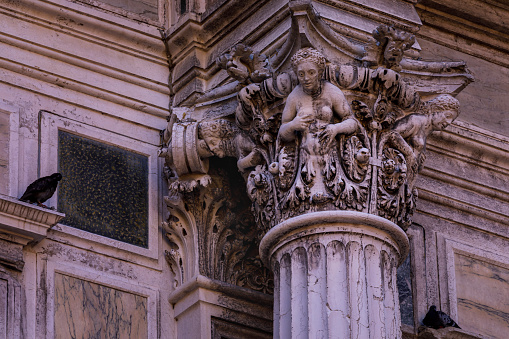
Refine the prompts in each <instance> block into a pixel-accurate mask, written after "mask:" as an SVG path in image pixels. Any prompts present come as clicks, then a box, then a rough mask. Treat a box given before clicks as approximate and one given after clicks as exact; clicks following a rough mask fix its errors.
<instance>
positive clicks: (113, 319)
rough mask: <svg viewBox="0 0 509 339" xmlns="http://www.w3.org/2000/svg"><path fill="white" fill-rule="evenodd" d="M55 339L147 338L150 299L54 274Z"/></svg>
mask: <svg viewBox="0 0 509 339" xmlns="http://www.w3.org/2000/svg"><path fill="white" fill-rule="evenodd" d="M54 319H55V338H56V339H64V338H65V339H66V338H83V339H92V338H94V339H106V338H125V339H142V338H147V337H148V321H147V298H146V297H143V296H139V295H136V294H132V293H128V292H124V291H121V290H117V289H114V288H111V287H107V286H104V285H100V284H96V283H93V282H90V281H86V280H82V279H78V278H75V277H72V276H68V275H64V274H61V273H55V315H54Z"/></svg>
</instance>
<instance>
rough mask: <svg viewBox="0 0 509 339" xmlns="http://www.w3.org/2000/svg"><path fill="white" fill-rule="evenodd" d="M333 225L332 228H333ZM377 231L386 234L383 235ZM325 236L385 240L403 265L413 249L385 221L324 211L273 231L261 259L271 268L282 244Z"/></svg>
mask: <svg viewBox="0 0 509 339" xmlns="http://www.w3.org/2000/svg"><path fill="white" fill-rule="evenodd" d="M330 225H333V226H332V227H333V228H331V227H330ZM342 227H344V228H342ZM369 228H371V229H372V230H370V229H369ZM376 230H379V231H381V232H383V235H382V233H379V232H377V231H376ZM322 232H323V233H336V232H337V233H352V234H358V235H367V236H371V237H382V238H385V241H387V243H388V244H391V246H392V247H393V249H394V250H396V251H397V253H398V255H399V256H400V259H399V260H400V261H403V260H405V258H406V256H407V255H408V252H409V249H410V247H409V242H408V237H407V236H406V234H405V232H404V231H403V230H402V229H401V228H400V227H399V226H398V225H396V224H394V223H393V222H391V221H389V220H387V219H385V218H382V217H379V216H376V215H372V214H367V213H362V212H356V211H321V212H313V213H308V214H304V215H300V216H298V217H294V218H292V219H289V220H285V221H283V222H282V223H280V224H278V225H276V226H275V227H273V228H272V229H270V230H269V231H268V232H267V233H266V234H265V236H264V237H263V239H262V241H261V242H260V257H261V259H262V260H263V262H264V263H265V264H266V265H269V259H270V258H271V257H272V255H273V254H274V252H276V251H277V248H279V247H281V246H282V244H283V242H288V241H291V240H292V239H295V238H298V237H299V236H309V235H311V234H314V233H322ZM298 234H300V235H298ZM282 239H284V240H282Z"/></svg>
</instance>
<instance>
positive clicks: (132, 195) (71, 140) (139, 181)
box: [58, 130, 148, 248]
mask: <svg viewBox="0 0 509 339" xmlns="http://www.w3.org/2000/svg"><path fill="white" fill-rule="evenodd" d="M58 171H59V172H60V173H61V174H62V175H63V179H62V181H61V182H60V184H59V188H58V211H59V212H63V213H65V214H66V217H65V219H63V220H62V222H61V223H63V224H65V225H68V226H71V227H74V228H78V229H81V230H84V231H88V232H91V233H95V234H99V235H102V236H105V237H109V238H112V239H115V240H120V241H123V242H126V243H129V244H132V245H136V246H140V247H144V248H148V158H147V157H146V156H144V155H141V154H138V153H135V152H132V151H128V150H125V149H123V148H120V147H117V146H112V145H108V144H105V143H102V142H99V141H95V140H92V139H88V138H85V137H81V136H78V135H75V134H71V133H68V132H65V131H61V130H60V131H58Z"/></svg>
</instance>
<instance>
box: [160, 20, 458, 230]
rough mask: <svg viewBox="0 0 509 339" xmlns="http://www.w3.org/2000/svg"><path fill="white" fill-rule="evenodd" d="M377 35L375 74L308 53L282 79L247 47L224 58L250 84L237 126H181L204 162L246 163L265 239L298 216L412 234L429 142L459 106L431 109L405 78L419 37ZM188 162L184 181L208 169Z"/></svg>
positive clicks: (179, 168) (369, 60) (449, 100)
mask: <svg viewBox="0 0 509 339" xmlns="http://www.w3.org/2000/svg"><path fill="white" fill-rule="evenodd" d="M373 37H374V40H373V41H375V42H373V43H372V44H371V45H368V47H369V46H371V47H370V48H368V47H367V48H366V49H367V52H366V53H365V56H364V58H363V59H362V61H363V64H364V65H365V67H361V66H355V65H337V64H334V63H331V62H328V61H327V60H326V58H325V57H324V56H323V54H322V53H320V52H318V51H317V50H315V49H313V48H309V47H307V48H303V49H300V50H298V51H297V52H296V53H295V54H294V55H293V56H292V58H291V61H290V62H291V70H290V71H289V72H283V73H278V74H275V73H271V72H270V68H269V65H268V61H267V58H266V57H265V56H263V55H261V54H260V53H257V52H253V51H252V50H251V49H250V48H248V47H246V46H244V45H238V46H236V47H235V48H233V49H232V50H231V51H229V52H228V53H226V54H225V55H223V56H221V57H220V58H218V60H217V63H218V65H219V66H220V67H223V68H224V69H226V70H227V71H228V73H229V74H230V75H231V76H232V77H233V78H235V79H237V80H238V81H239V82H240V83H241V84H243V85H244V87H243V88H242V89H241V90H240V91H239V93H238V97H237V99H238V105H237V107H236V110H235V113H234V115H235V117H234V120H235V122H233V121H232V120H233V119H230V120H228V119H227V118H221V119H216V120H211V121H209V120H204V121H202V122H200V123H197V122H191V123H189V122H178V123H176V124H174V125H173V129H172V134H173V135H177V136H179V135H184V133H182V132H180V131H181V130H182V129H183V128H184V127H185V129H186V132H185V137H186V138H188V137H189V132H192V133H194V136H191V140H193V141H194V140H197V141H195V143H194V144H193V146H192V147H195V148H196V151H195V153H198V154H199V156H200V158H201V159H202V160H200V161H201V162H203V161H205V160H203V159H206V158H207V157H210V156H217V157H220V158H222V157H234V158H237V159H238V161H237V167H238V169H239V171H240V172H241V173H242V174H243V176H244V178H245V180H246V186H247V193H248V196H249V197H250V198H251V200H252V203H253V212H254V214H255V218H256V221H257V223H258V225H259V227H260V228H261V229H262V230H264V231H267V230H268V229H270V228H271V227H273V226H274V225H276V224H277V223H279V222H281V221H283V220H286V219H288V218H291V217H293V216H296V215H300V214H303V213H309V212H316V211H323V210H336V209H340V210H353V211H361V212H366V213H371V214H376V215H380V216H383V217H385V218H387V219H389V220H391V221H393V222H395V223H397V224H398V225H400V226H401V227H402V228H404V229H406V227H408V225H409V224H410V223H411V216H412V213H413V211H414V209H415V200H416V192H415V190H414V188H413V185H414V182H415V178H416V175H417V173H418V171H419V170H420V169H421V168H422V163H423V161H424V158H425V155H424V150H425V142H426V137H427V136H428V135H429V133H431V132H432V131H434V130H441V129H443V128H445V127H446V126H447V125H448V124H450V123H451V122H452V121H453V120H454V119H455V118H456V117H457V115H458V112H459V105H458V102H457V100H456V99H454V98H453V97H452V96H450V95H445V94H444V95H440V96H438V97H436V98H434V99H432V100H428V101H423V100H421V97H420V96H419V94H418V93H417V92H416V91H415V90H414V89H413V88H412V87H411V86H409V85H408V84H407V83H406V82H405V81H404V80H403V78H402V76H401V74H400V73H399V72H398V71H399V70H401V66H400V63H401V62H402V58H403V54H404V52H405V50H407V49H409V48H410V47H411V46H412V45H413V43H414V42H415V38H414V37H413V35H411V34H410V33H407V32H402V31H399V30H397V29H395V28H393V27H388V26H380V27H378V29H377V30H375V31H374V33H373ZM375 47H376V48H375ZM270 75H272V76H270ZM344 91H347V92H344ZM345 93H347V95H345ZM175 131H176V132H177V133H175ZM178 133H180V134H178ZM182 138H183V137H180V139H182ZM174 143H175V144H176V145H180V144H185V142H183V141H175V142H174ZM194 145H196V146H194ZM178 147H179V146H173V148H178ZM169 148H170V147H168V149H169ZM180 148H182V147H180ZM186 151H191V149H189V148H188V147H187V146H186ZM171 153H172V154H175V152H174V151H171ZM180 156H181V155H180ZM186 157H187V159H186V164H188V166H187V167H184V166H183V165H182V161H180V162H179V161H176V162H177V164H175V165H172V163H171V162H169V165H170V166H172V167H173V168H174V169H175V171H176V172H177V174H178V176H179V177H181V175H182V174H186V173H189V172H191V171H190V169H191V167H193V166H194V168H197V167H199V166H197V165H192V164H193V163H194V164H199V163H200V161H194V162H193V161H191V160H192V159H194V158H196V155H191V154H189V153H186ZM173 161H174V162H175V156H174V157H173ZM202 167H203V168H205V167H204V166H202ZM203 173H206V171H204V172H203ZM193 180H196V179H193ZM180 181H182V180H180ZM173 185H175V184H173ZM179 185H180V186H179V188H182V184H179ZM186 187H192V188H194V187H196V184H188V185H187V186H186V185H184V188H186Z"/></svg>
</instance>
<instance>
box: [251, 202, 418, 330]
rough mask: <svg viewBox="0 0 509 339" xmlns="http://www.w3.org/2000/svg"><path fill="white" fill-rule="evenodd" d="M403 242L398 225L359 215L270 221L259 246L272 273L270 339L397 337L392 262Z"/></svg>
mask: <svg viewBox="0 0 509 339" xmlns="http://www.w3.org/2000/svg"><path fill="white" fill-rule="evenodd" d="M408 248H409V243H408V238H407V236H406V234H405V232H404V231H403V230H402V229H401V228H400V227H398V226H397V225H396V224H394V223H392V222H390V221H388V220H386V219H384V218H381V217H378V216H375V215H370V214H366V213H360V212H354V211H325V212H314V213H308V214H304V215H301V216H298V217H294V218H292V219H289V220H286V221H284V222H281V223H280V224H278V225H276V226H275V227H274V228H272V229H271V230H270V231H269V232H268V233H267V234H266V235H265V237H264V238H263V239H262V242H261V244H260V252H261V253H260V254H261V256H262V260H264V262H265V263H267V264H268V263H270V265H271V267H272V268H273V270H274V275H275V289H274V338H281V339H283V338H293V339H296V338H342V339H344V338H362V339H367V338H373V339H374V338H376V339H380V338H387V339H393V338H401V329H400V314H399V300H398V290H397V287H396V268H397V266H398V264H399V262H400V261H402V260H404V259H405V257H406V256H407V254H408Z"/></svg>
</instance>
